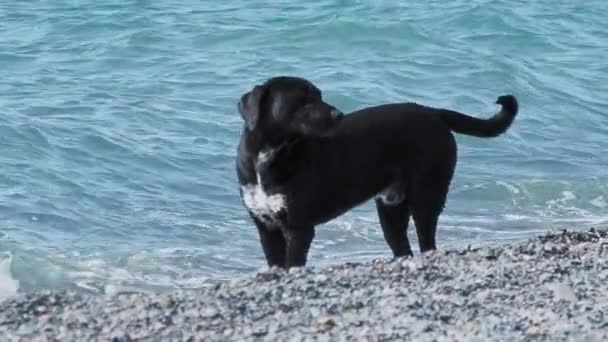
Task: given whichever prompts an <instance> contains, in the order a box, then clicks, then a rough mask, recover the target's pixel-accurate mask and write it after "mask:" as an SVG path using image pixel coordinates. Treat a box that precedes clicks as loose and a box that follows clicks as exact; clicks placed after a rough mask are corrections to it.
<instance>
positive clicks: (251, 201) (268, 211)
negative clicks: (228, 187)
mask: <svg viewBox="0 0 608 342" xmlns="http://www.w3.org/2000/svg"><path fill="white" fill-rule="evenodd" d="M271 156H272V151H271V152H260V153H259V154H258V163H257V164H258V165H260V164H262V163H265V162H266V161H268V159H269V158H270V157H271ZM256 178H257V184H247V185H244V186H242V187H241V190H242V191H243V202H244V204H245V206H246V207H247V209H249V210H250V211H251V213H252V214H253V215H254V216H255V217H256V218H258V219H259V220H261V221H262V222H264V223H266V224H268V228H269V229H273V228H278V227H276V225H277V223H278V222H276V219H277V214H278V213H279V212H280V211H281V210H283V209H285V208H286V199H285V195H283V194H268V193H267V192H266V190H264V187H263V186H262V179H261V176H260V173H259V171H256Z"/></svg>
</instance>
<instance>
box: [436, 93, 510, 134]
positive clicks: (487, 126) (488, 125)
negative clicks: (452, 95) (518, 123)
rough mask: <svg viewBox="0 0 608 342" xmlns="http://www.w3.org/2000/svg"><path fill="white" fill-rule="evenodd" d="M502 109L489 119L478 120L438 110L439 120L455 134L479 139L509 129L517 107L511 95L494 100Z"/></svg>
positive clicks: (453, 112) (445, 110)
mask: <svg viewBox="0 0 608 342" xmlns="http://www.w3.org/2000/svg"><path fill="white" fill-rule="evenodd" d="M496 103H497V104H499V105H501V106H502V108H501V109H500V111H498V113H496V114H494V116H492V117H491V118H488V119H480V118H475V117H472V116H469V115H466V114H462V113H459V112H456V111H452V110H448V109H440V110H439V115H440V116H441V119H442V120H443V121H444V122H445V123H446V124H447V125H448V127H450V129H451V130H452V131H454V132H456V133H460V134H466V135H472V136H475V137H480V138H492V137H497V136H499V135H501V134H503V133H504V132H506V131H507V129H509V127H510V126H511V124H512V123H513V120H515V116H516V115H517V111H518V109H519V105H518V103H517V99H516V98H515V96H513V95H502V96H499V97H498V99H496Z"/></svg>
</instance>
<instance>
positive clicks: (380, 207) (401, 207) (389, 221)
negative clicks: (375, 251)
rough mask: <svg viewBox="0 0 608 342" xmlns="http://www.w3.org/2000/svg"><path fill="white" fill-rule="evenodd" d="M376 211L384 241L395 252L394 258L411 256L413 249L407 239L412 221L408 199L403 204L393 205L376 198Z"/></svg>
mask: <svg viewBox="0 0 608 342" xmlns="http://www.w3.org/2000/svg"><path fill="white" fill-rule="evenodd" d="M376 211H377V212H378V218H379V219H380V226H381V227H382V232H383V233H384V240H385V241H386V243H387V244H388V245H389V247H390V248H391V250H392V251H393V256H394V257H401V256H411V255H412V249H411V247H410V242H409V240H408V238H407V226H408V224H409V220H410V210H409V207H408V202H407V199H405V198H403V199H401V202H399V203H396V204H391V203H386V201H385V200H384V199H383V198H376Z"/></svg>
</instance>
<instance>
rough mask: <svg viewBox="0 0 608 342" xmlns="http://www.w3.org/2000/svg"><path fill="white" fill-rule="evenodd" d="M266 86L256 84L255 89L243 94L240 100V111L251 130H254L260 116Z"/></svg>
mask: <svg viewBox="0 0 608 342" xmlns="http://www.w3.org/2000/svg"><path fill="white" fill-rule="evenodd" d="M265 92H266V87H264V86H262V85H256V86H255V87H253V89H252V90H251V91H250V92H248V93H246V94H244V95H243V96H241V100H240V101H239V113H240V114H241V117H242V118H243V120H245V124H246V125H247V128H248V129H249V130H250V131H253V130H254V129H255V127H256V125H257V123H258V120H259V118H260V106H261V104H262V97H263V96H264V93H265Z"/></svg>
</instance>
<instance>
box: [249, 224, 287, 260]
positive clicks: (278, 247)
mask: <svg viewBox="0 0 608 342" xmlns="http://www.w3.org/2000/svg"><path fill="white" fill-rule="evenodd" d="M253 221H254V223H255V225H256V226H257V228H258V234H259V235H260V243H261V244H262V250H263V251H264V256H265V257H266V262H267V263H268V267H272V266H278V267H281V268H282V267H284V266H285V248H286V244H285V238H284V237H283V232H282V231H281V230H280V229H278V228H274V229H269V227H267V226H266V225H265V224H263V223H262V222H260V221H259V220H258V219H257V218H254V219H253Z"/></svg>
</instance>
